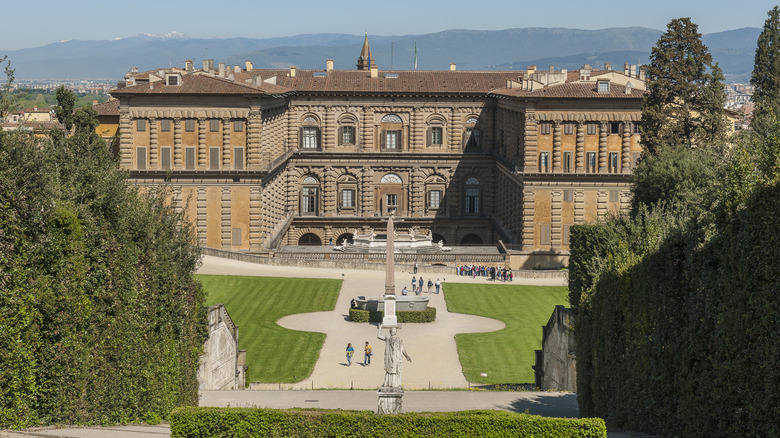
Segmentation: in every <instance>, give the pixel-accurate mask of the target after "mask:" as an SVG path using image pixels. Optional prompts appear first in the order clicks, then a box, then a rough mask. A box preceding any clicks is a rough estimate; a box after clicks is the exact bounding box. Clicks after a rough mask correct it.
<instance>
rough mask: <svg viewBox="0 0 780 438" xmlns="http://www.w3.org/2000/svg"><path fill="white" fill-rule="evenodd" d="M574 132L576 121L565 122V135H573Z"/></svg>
mask: <svg viewBox="0 0 780 438" xmlns="http://www.w3.org/2000/svg"><path fill="white" fill-rule="evenodd" d="M572 134H574V123H564V124H563V135H572Z"/></svg>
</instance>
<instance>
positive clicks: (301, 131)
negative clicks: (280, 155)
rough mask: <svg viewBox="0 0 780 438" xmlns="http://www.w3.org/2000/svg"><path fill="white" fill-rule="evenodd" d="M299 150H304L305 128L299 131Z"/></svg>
mask: <svg viewBox="0 0 780 438" xmlns="http://www.w3.org/2000/svg"><path fill="white" fill-rule="evenodd" d="M298 149H303V128H301V129H300V130H299V131H298Z"/></svg>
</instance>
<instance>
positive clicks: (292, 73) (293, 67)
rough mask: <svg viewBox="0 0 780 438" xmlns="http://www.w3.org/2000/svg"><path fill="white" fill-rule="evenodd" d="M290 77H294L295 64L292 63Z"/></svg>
mask: <svg viewBox="0 0 780 438" xmlns="http://www.w3.org/2000/svg"><path fill="white" fill-rule="evenodd" d="M290 77H291V78H294V77H295V66H294V65H291V66H290Z"/></svg>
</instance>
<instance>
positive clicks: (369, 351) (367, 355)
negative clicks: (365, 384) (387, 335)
mask: <svg viewBox="0 0 780 438" xmlns="http://www.w3.org/2000/svg"><path fill="white" fill-rule="evenodd" d="M363 353H364V354H365V355H364V356H363V366H366V365H371V354H373V350H372V349H371V344H369V343H368V341H366V346H365V347H363Z"/></svg>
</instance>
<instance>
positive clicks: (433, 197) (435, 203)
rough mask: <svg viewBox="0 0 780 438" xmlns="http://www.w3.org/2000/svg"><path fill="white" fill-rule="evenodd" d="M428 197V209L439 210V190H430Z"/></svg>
mask: <svg viewBox="0 0 780 438" xmlns="http://www.w3.org/2000/svg"><path fill="white" fill-rule="evenodd" d="M428 196H429V199H430V202H429V205H430V208H439V206H440V205H441V190H431V191H430V194H429V195H428Z"/></svg>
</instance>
